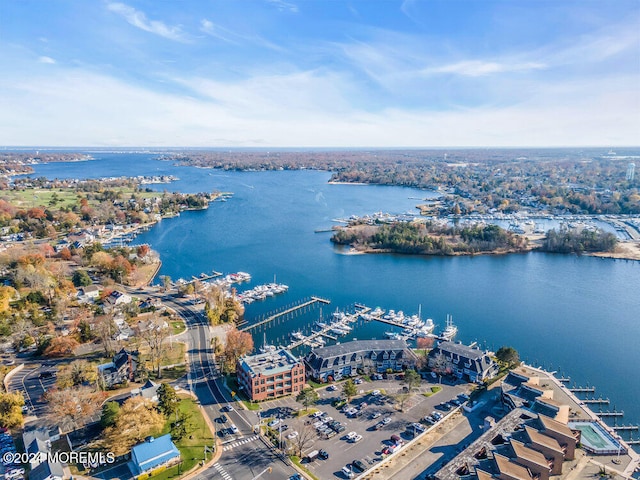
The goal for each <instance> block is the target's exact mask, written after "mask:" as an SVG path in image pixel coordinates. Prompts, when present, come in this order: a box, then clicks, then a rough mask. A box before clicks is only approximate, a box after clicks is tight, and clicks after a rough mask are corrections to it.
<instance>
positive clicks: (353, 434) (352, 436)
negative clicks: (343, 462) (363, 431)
mask: <svg viewBox="0 0 640 480" xmlns="http://www.w3.org/2000/svg"><path fill="white" fill-rule="evenodd" d="M357 436H358V434H357V433H356V432H349V433H347V440H351V439H353V438H355V437H357Z"/></svg>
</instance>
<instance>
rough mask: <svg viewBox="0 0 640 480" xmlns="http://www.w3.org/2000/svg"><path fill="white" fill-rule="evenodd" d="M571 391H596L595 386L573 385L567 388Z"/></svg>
mask: <svg viewBox="0 0 640 480" xmlns="http://www.w3.org/2000/svg"><path fill="white" fill-rule="evenodd" d="M569 391H570V392H573V393H596V387H574V388H570V389H569Z"/></svg>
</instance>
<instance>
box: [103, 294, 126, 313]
mask: <svg viewBox="0 0 640 480" xmlns="http://www.w3.org/2000/svg"><path fill="white" fill-rule="evenodd" d="M132 300H133V299H132V298H131V297H130V296H129V295H127V294H126V293H123V292H120V291H118V290H114V291H113V292H111V293H110V294H109V295H107V296H106V297H105V299H104V300H103V301H102V302H103V305H104V309H105V311H107V312H112V311H113V310H114V309H115V308H116V307H117V306H119V305H127V304H129V303H131V301H132Z"/></svg>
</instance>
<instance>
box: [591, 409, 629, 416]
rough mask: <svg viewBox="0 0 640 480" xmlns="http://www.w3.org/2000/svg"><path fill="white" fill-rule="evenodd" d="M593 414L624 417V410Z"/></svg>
mask: <svg viewBox="0 0 640 480" xmlns="http://www.w3.org/2000/svg"><path fill="white" fill-rule="evenodd" d="M595 414H596V415H597V416H599V417H624V411H620V412H617V411H615V410H614V411H613V412H595Z"/></svg>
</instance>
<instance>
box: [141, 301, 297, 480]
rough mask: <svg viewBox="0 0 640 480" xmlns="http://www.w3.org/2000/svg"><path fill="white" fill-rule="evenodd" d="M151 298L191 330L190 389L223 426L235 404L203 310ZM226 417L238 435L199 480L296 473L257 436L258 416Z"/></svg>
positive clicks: (236, 414) (233, 413) (240, 479)
mask: <svg viewBox="0 0 640 480" xmlns="http://www.w3.org/2000/svg"><path fill="white" fill-rule="evenodd" d="M136 293H138V295H139V294H140V292H136ZM145 293H146V294H149V293H150V292H148V291H145ZM148 296H158V297H159V298H161V299H162V301H163V303H164V304H165V305H167V306H168V307H170V308H172V309H174V310H175V311H176V313H177V314H178V315H180V316H181V317H182V318H183V319H184V320H185V322H186V324H187V328H188V330H187V332H186V334H185V335H186V337H187V341H188V344H189V350H188V362H189V373H188V385H189V388H190V389H191V391H192V392H193V393H194V394H196V395H197V397H198V399H199V401H200V403H201V405H202V407H203V409H204V411H205V413H206V414H207V415H208V416H209V418H210V419H211V421H212V422H213V423H214V425H216V426H217V425H221V424H220V423H216V422H217V420H218V418H219V417H220V415H221V408H222V406H226V405H229V404H232V405H235V404H234V403H233V401H232V399H231V398H230V396H229V394H228V392H227V391H226V389H225V388H224V386H223V384H222V378H221V375H220V373H219V371H218V369H217V367H216V364H215V362H214V360H213V351H212V348H211V335H210V332H209V323H208V321H207V320H206V318H205V317H204V315H203V313H202V307H201V306H196V305H193V303H192V302H190V301H189V300H185V299H182V298H179V297H176V296H173V295H164V296H163V295H159V294H158V293H150V294H149V295H148ZM225 415H226V416H227V417H228V419H229V422H230V423H233V424H234V425H236V426H237V427H238V429H239V433H238V434H237V435H234V436H233V437H232V438H231V439H230V440H228V441H225V442H224V447H223V453H222V457H221V458H220V460H219V461H218V462H217V463H216V464H214V465H213V466H212V467H211V468H209V469H207V470H206V471H204V472H202V473H200V474H199V475H198V476H197V478H198V479H219V478H220V479H223V480H251V479H253V478H254V477H256V476H257V475H259V474H260V473H261V472H263V471H264V470H265V469H267V468H268V467H271V469H272V470H271V472H265V473H264V474H263V475H261V476H260V478H263V479H287V478H289V476H291V475H293V474H294V473H295V470H294V469H293V467H291V466H289V465H288V464H287V463H285V461H283V460H282V459H281V458H280V457H279V456H278V455H276V453H275V452H274V451H273V450H272V449H271V448H269V447H268V446H267V445H266V444H265V443H263V441H262V439H261V438H258V437H257V436H256V435H254V432H253V427H254V425H255V423H256V421H257V415H256V414H254V413H253V412H246V411H244V410H240V409H238V408H234V411H231V412H225ZM230 423H227V424H226V425H225V427H227V426H229V424H230ZM223 428H224V427H223Z"/></svg>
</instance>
